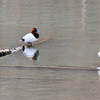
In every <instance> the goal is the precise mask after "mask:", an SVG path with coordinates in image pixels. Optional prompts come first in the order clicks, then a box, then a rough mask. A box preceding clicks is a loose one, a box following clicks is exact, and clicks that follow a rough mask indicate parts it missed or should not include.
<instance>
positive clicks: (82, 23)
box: [0, 0, 100, 100]
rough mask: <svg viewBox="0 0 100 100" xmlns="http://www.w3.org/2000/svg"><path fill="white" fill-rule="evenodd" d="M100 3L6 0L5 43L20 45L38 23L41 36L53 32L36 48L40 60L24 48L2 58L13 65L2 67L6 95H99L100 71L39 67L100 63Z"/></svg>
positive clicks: (57, 99) (83, 98)
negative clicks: (35, 58)
mask: <svg viewBox="0 0 100 100" xmlns="http://www.w3.org/2000/svg"><path fill="white" fill-rule="evenodd" d="M99 5H100V1H98V0H95V1H94V0H34V1H33V0H0V48H14V47H18V46H20V45H21V43H20V42H19V40H20V38H21V37H22V36H23V35H24V34H26V33H27V32H30V30H31V28H32V27H33V26H36V27H38V29H39V32H40V38H48V37H51V40H49V41H47V42H46V43H43V44H41V45H37V46H35V47H34V48H35V49H37V50H39V58H38V60H37V61H32V59H30V58H27V57H26V56H25V55H24V54H23V52H22V51H19V52H17V53H14V54H12V55H9V56H5V57H2V58H0V66H8V67H0V98H2V100H27V99H28V100H33V99H34V100H51V99H52V100H61V99H62V100H66V99H68V100H99V99H100V95H99V92H100V90H99V89H100V85H99V84H100V79H99V78H100V77H99V76H98V75H97V72H96V71H87V70H84V71H82V70H63V69H60V70H58V69H45V68H43V69H42V68H36V66H38V65H39V66H40V65H42V66H46V65H47V66H54V65H56V66H73V67H75V66H80V67H82V66H90V67H91V66H95V65H96V64H99V63H100V59H99V58H98V57H97V52H98V51H99V50H100V45H99V44H100V28H99V26H100V14H99V9H100V6H99ZM9 66H12V67H9ZM16 66H26V68H22V67H16ZM32 67H33V68H32ZM34 67H35V68H34Z"/></svg>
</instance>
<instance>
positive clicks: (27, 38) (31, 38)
mask: <svg viewBox="0 0 100 100" xmlns="http://www.w3.org/2000/svg"><path fill="white" fill-rule="evenodd" d="M38 39H39V33H38V32H37V28H35V27H33V28H32V30H31V32H30V33H27V34H25V35H24V36H23V37H22V38H21V41H23V42H24V43H26V44H28V45H29V46H32V42H35V41H37V40H38Z"/></svg>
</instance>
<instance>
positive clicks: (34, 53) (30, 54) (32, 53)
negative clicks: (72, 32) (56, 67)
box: [22, 46, 39, 62]
mask: <svg viewBox="0 0 100 100" xmlns="http://www.w3.org/2000/svg"><path fill="white" fill-rule="evenodd" d="M22 50H23V54H24V55H25V56H26V57H27V58H31V59H32V61H33V62H34V61H36V60H38V57H39V50H37V49H36V48H34V47H27V46H23V47H22Z"/></svg>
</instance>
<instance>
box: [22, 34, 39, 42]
mask: <svg viewBox="0 0 100 100" xmlns="http://www.w3.org/2000/svg"><path fill="white" fill-rule="evenodd" d="M22 39H24V42H25V43H32V42H35V41H37V40H38V39H37V38H36V37H35V36H34V35H33V34H32V33H27V34H26V35H25V36H23V37H22Z"/></svg>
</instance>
